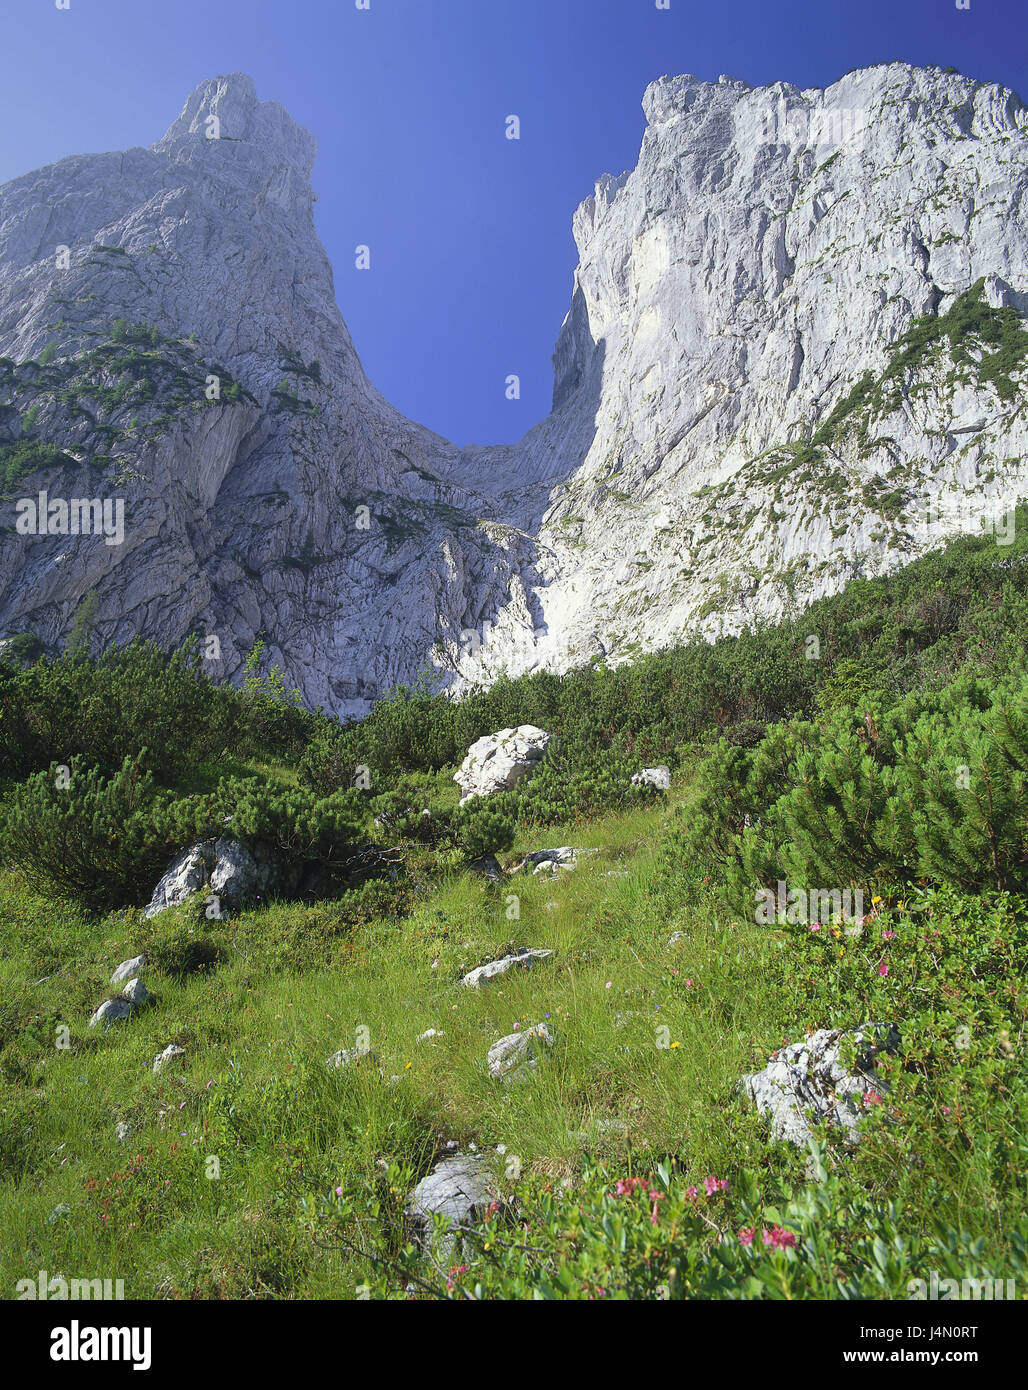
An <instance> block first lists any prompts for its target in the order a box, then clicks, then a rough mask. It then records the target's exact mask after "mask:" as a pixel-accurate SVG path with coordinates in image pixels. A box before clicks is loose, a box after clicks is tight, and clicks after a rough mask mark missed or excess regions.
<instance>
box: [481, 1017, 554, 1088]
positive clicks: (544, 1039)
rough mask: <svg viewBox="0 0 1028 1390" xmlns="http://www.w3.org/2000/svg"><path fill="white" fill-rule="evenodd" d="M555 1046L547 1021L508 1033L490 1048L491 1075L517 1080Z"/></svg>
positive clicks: (501, 1078) (500, 1078) (497, 1077)
mask: <svg viewBox="0 0 1028 1390" xmlns="http://www.w3.org/2000/svg"><path fill="white" fill-rule="evenodd" d="M552 1046H553V1035H552V1033H551V1032H550V1030H549V1029H548V1028H547V1026H546V1024H545V1023H537V1024H536V1025H535V1027H534V1028H526V1029H525V1030H524V1032H517V1033H508V1035H507V1036H506V1037H505V1038H500V1039H499V1041H498V1042H494V1043H493V1045H492V1047H491V1048H490V1049H489V1075H490V1076H492V1077H494V1078H495V1079H496V1080H498V1081H499V1080H515V1079H521V1078H522V1077H524V1076H526V1075H527V1073H528V1069H530V1068H534V1067H536V1066H538V1059H539V1056H540V1055H541V1054H542V1053H543V1052H544V1051H545V1049H546V1048H548V1047H552Z"/></svg>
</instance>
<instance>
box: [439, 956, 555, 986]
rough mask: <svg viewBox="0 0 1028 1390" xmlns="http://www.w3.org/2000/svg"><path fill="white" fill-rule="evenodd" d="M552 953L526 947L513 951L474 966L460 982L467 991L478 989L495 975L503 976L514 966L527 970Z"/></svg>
mask: <svg viewBox="0 0 1028 1390" xmlns="http://www.w3.org/2000/svg"><path fill="white" fill-rule="evenodd" d="M552 955H553V952H552V951H546V950H536V949H535V948H534V947H526V948H525V949H524V950H521V951H514V952H512V953H511V954H510V955H509V956H503V957H502V959H500V960H492V961H490V962H489V964H488V965H479V966H476V968H475V969H474V970H469V971H468V973H467V974H466V975H465V976H464V978H463V980H462V981H461V983H462V984H464V985H467V986H468V988H469V989H478V988H479V987H480V986H481V985H483V984H484V983H485V982H486V981H487V980H493V979H495V978H496V976H497V975H505V974H506V973H507V971H508V970H512V969H513V968H514V966H516V965H518V966H521V968H522V969H528V968H529V967H530V966H531V964H532V962H533V961H536V960H544V959H545V958H546V957H547V956H552Z"/></svg>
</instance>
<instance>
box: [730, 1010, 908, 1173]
mask: <svg viewBox="0 0 1028 1390" xmlns="http://www.w3.org/2000/svg"><path fill="white" fill-rule="evenodd" d="M847 1038H852V1039H853V1041H854V1042H855V1043H856V1048H857V1055H856V1063H855V1066H854V1068H853V1070H852V1071H849V1070H847V1068H846V1066H844V1065H843V1063H842V1062H841V1061H840V1053H841V1051H842V1047H843V1043H844V1040H845V1039H847ZM899 1044H900V1035H899V1033H898V1032H897V1031H896V1029H895V1028H894V1027H893V1026H892V1025H891V1024H888V1025H886V1024H884V1023H865V1024H863V1025H862V1026H861V1027H860V1028H858V1029H856V1030H855V1031H854V1032H847V1031H845V1030H843V1029H837V1028H831V1029H830V1028H821V1029H819V1030H818V1031H817V1032H816V1033H814V1034H812V1035H811V1036H810V1037H809V1038H806V1039H804V1041H803V1042H797V1043H791V1044H790V1045H789V1046H788V1047H783V1048H782V1049H781V1050H780V1051H779V1052H778V1054H777V1055H776V1056H775V1057H773V1058H772V1059H771V1061H769V1062H768V1064H767V1066H766V1067H765V1068H764V1070H763V1071H760V1072H754V1073H752V1074H751V1075H748V1076H744V1077H743V1078H742V1080H741V1082H740V1089H741V1090H742V1091H743V1092H744V1094H746V1095H748V1096H749V1097H750V1099H751V1100H752V1101H753V1102H754V1104H755V1105H756V1107H757V1110H758V1111H759V1112H760V1113H761V1114H763V1115H767V1116H768V1118H769V1119H770V1122H771V1134H772V1136H773V1138H775V1139H787V1140H788V1141H789V1143H790V1144H795V1145H797V1147H800V1148H803V1147H805V1146H806V1145H807V1143H808V1141H809V1140H810V1139H811V1137H812V1129H811V1125H812V1124H817V1123H820V1122H823V1121H827V1122H828V1123H829V1124H833V1125H836V1126H838V1127H839V1128H841V1129H842V1130H843V1131H844V1133H845V1138H846V1140H847V1142H850V1143H856V1142H857V1141H858V1138H859V1133H858V1124H859V1120H860V1117H861V1115H862V1114H865V1113H866V1106H865V1105H864V1104H863V1097H864V1095H865V1093H866V1092H868V1091H875V1092H878V1093H884V1092H885V1091H887V1090H888V1087H887V1086H886V1084H885V1082H884V1081H882V1080H881V1079H879V1078H877V1077H876V1076H875V1059H876V1058H877V1056H878V1055H879V1053H881V1052H895V1051H896V1049H897V1048H898V1047H899Z"/></svg>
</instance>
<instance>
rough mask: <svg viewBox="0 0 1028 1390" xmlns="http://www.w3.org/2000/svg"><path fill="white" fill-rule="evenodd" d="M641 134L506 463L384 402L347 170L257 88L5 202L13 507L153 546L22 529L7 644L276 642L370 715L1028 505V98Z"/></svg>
mask: <svg viewBox="0 0 1028 1390" xmlns="http://www.w3.org/2000/svg"><path fill="white" fill-rule="evenodd" d="M643 107H644V111H645V114H646V117H647V122H648V124H647V127H646V130H645V133H644V136H643V141H642V148H641V150H640V154H639V159H638V162H637V164H636V166H635V168H634V169H631V170H628V171H626V172H624V173H622V174H620V175H618V176H617V177H613V176H611V175H609V174H608V175H603V176H602V177H601V178H600V179H598V180H597V181H596V183H595V186H594V192H593V194H592V196H590V197H589V198H586V199H585V201H584V202H583V203H581V205H580V206H579V207H578V209H577V211H576V212H575V213H574V232H575V237H576V241H577V244H578V249H579V264H578V267H577V269H576V271H575V277H574V289H573V294H572V301H571V306H570V308H569V310H568V312H567V315H566V317H565V319H564V323H563V325H562V327H561V330H560V334H559V337H558V341H557V344H556V348H555V351H554V359H553V365H554V395H553V409H552V413H551V414H550V416H548V417H547V419H545V420H543V421H541V422H540V423H539V424H538V425H536V426H535V427H534V428H533V429H532V430H530V431H529V433H528V434H527V435H526V436H525V437H524V439H522V440H521V441H520V442H519V443H518V444H516V445H512V446H504V447H497V448H477V447H476V448H470V447H469V448H465V449H457V448H455V447H454V446H453V445H452V444H450V443H449V442H448V441H446V440H444V439H441V438H440V437H439V436H437V435H435V434H433V433H432V432H431V431H429V430H426V429H424V428H422V427H421V426H419V425H416V424H414V423H413V422H411V421H409V420H407V419H405V418H404V417H403V416H402V415H400V414H399V412H398V411H396V410H395V409H393V408H392V407H391V406H390V405H389V404H388V402H386V401H385V400H383V398H382V397H381V396H380V395H379V393H378V392H377V391H375V389H374V388H373V387H372V386H371V384H370V383H369V382H368V381H367V379H366V377H365V375H364V373H363V370H362V368H361V366H360V362H359V360H358V358H357V354H356V352H355V351H354V348H353V345H352V343H351V342H350V339H349V335H348V333H347V330H346V326H345V324H344V322H343V319H342V316H341V314H340V312H339V308H338V306H337V304H336V301H335V293H334V287H333V279H332V272H331V268H330V266H329V264H328V260H327V258H326V256H325V253H324V250H323V248H322V247H321V244H320V242H319V240H318V238H317V234H316V232H315V229H314V223H313V216H312V198H313V195H312V193H311V190H310V185H309V176H310V171H311V166H312V163H313V159H314V154H315V144H314V139H313V137H312V136H311V135H309V134H308V132H306V131H305V130H303V129H302V128H301V127H300V126H299V125H297V124H296V122H295V121H293V120H292V118H291V117H290V116H289V115H288V113H287V112H286V111H285V110H284V109H283V108H282V107H281V106H279V105H278V104H277V103H276V102H273V101H263V102H262V101H259V100H258V97H257V93H256V90H255V88H254V84H253V82H252V81H251V79H250V78H248V77H246V76H243V75H241V74H231V75H228V76H223V77H216V78H212V79H210V80H209V81H207V82H204V83H201V84H200V85H199V86H198V87H197V88H196V89H195V90H194V91H193V93H192V94H191V95H190V96H189V98H188V99H187V101H186V103H185V106H184V107H183V109H182V112H181V113H180V115H179V116H178V118H177V119H176V120H175V121H174V122H173V123H172V125H171V126H170V128H169V130H168V132H167V134H166V135H165V136H164V137H163V138H162V139H161V140H159V141H157V142H156V144H155V145H154V146H153V147H152V148H151V149H149V150H146V149H134V150H129V151H127V152H126V153H124V154H111V155H81V156H75V157H73V158H70V159H65V160H62V161H61V162H60V163H58V164H55V165H52V166H50V167H49V168H47V169H43V170H39V171H36V172H35V173H33V174H30V175H26V176H25V177H23V178H20V179H16V180H13V181H12V182H11V183H9V184H7V185H5V186H4V187H3V188H0V354H4V355H5V356H6V362H5V361H4V359H3V358H0V386H2V394H0V455H2V458H3V461H4V463H5V467H6V469H7V476H8V478H9V479H10V478H12V477H13V478H14V479H15V483H14V484H12V486H15V487H16V488H21V489H26V490H27V491H28V493H29V494H30V495H31V494H33V493H36V492H38V491H39V489H40V488H41V487H44V486H45V487H47V488H48V489H49V490H50V492H51V494H52V495H54V496H58V495H67V496H72V497H85V496H96V495H97V492H98V490H99V491H103V492H104V493H105V495H106V494H107V493H109V492H110V491H111V490H115V491H117V492H118V495H119V496H123V499H124V503H125V542H124V544H123V545H117V546H113V545H112V546H108V545H106V544H104V543H103V542H102V541H101V542H100V543H99V544H94V540H95V539H96V538H95V537H92V536H71V535H69V536H67V537H65V538H63V539H62V540H60V541H59V542H57V543H55V541H54V538H53V537H51V536H48V535H24V534H20V533H17V532H15V530H14V528H13V525H11V524H9V522H8V524H7V528H6V529H5V530H0V636H2V635H13V634H15V633H19V632H32V633H34V634H36V635H37V636H38V637H39V638H40V639H41V640H42V641H43V642H44V643H45V644H46V645H47V646H48V647H50V648H51V649H59V647H60V645H61V643H62V642H63V640H64V639H65V637H66V635H67V633H68V631H69V629H70V627H71V624H72V622H73V621H74V619H75V615H76V613H77V612H78V611H79V610H80V606H81V604H82V603H83V601H84V600H86V599H87V597H88V601H89V604H90V606H91V608H92V611H93V612H94V615H95V616H94V622H95V633H96V642H97V645H100V644H101V643H103V642H111V641H125V640H127V639H129V638H130V637H132V636H134V635H136V634H137V633H138V634H142V635H144V636H149V637H154V638H156V639H158V640H159V641H161V642H163V643H165V644H167V645H172V644H174V643H177V642H178V641H180V640H181V639H182V638H183V637H184V636H185V635H186V634H188V633H190V632H197V631H199V632H201V633H206V634H212V635H215V636H217V637H218V638H219V644H220V646H219V649H220V656H219V657H218V659H217V665H216V666H215V667H214V669H213V670H212V674H216V675H219V676H225V677H228V678H236V677H237V676H238V675H239V672H240V670H241V667H242V664H243V662H244V660H245V657H246V653H247V652H248V650H249V649H250V647H251V646H252V644H253V642H254V641H255V640H256V638H257V637H258V636H259V635H263V637H264V639H265V642H266V651H267V654H268V657H269V658H270V659H271V660H273V661H274V662H276V663H277V664H278V665H279V666H280V667H281V668H282V669H283V670H284V671H285V673H286V676H287V678H288V681H289V683H290V684H291V685H296V686H297V687H298V688H299V689H300V690H301V692H302V693H303V695H304V697H305V698H306V699H307V700H308V701H309V702H310V703H312V704H318V703H321V704H324V705H325V706H326V708H329V709H331V710H334V711H336V712H338V713H344V714H345V713H357V712H360V711H361V710H362V709H363V708H365V707H366V704H367V701H368V700H370V699H372V698H373V697H374V696H376V695H377V694H378V693H380V692H381V691H382V690H383V689H386V688H388V687H389V686H390V685H392V684H394V683H396V682H397V681H410V680H412V679H413V678H414V677H415V676H417V674H418V673H419V672H420V671H423V670H424V669H425V668H426V666H428V667H434V668H435V670H436V672H437V673H438V677H439V679H440V680H441V681H443V682H444V683H450V684H451V685H452V686H453V688H455V689H457V690H459V689H461V688H463V687H464V686H465V685H466V684H468V683H475V682H480V681H488V680H490V679H492V678H493V677H494V676H495V675H496V674H497V673H498V672H499V671H501V670H506V671H508V672H509V673H510V674H518V673H520V672H522V671H525V670H532V669H535V668H538V667H546V668H549V669H564V668H566V667H568V666H571V665H574V664H577V663H580V662H583V661H587V660H590V659H596V658H602V659H604V660H606V661H608V662H620V661H626V660H631V659H632V657H633V655H634V654H636V653H638V652H639V651H642V650H646V649H648V648H652V647H657V646H663V645H668V644H671V643H675V642H680V641H682V640H683V639H685V638H688V637H690V636H692V635H696V634H699V635H702V636H705V637H708V638H713V637H716V636H718V635H720V634H723V633H731V632H736V631H738V630H740V629H741V628H742V627H744V626H746V625H747V624H750V623H754V622H762V621H768V620H774V619H775V618H777V617H779V616H781V615H782V614H784V613H786V612H790V611H793V610H795V609H796V608H798V607H800V606H802V605H803V604H805V603H808V602H810V601H811V600H812V599H814V598H817V597H820V596H822V595H824V594H827V593H831V592H833V591H835V590H837V589H839V588H840V587H842V586H843V585H844V584H845V583H846V582H847V581H848V580H849V579H851V578H853V577H854V576H856V575H863V574H876V573H881V572H884V571H886V570H889V569H892V568H895V567H896V566H898V565H900V564H902V563H904V562H905V561H907V560H909V559H912V558H914V557H915V556H916V555H918V554H920V553H922V552H923V551H924V550H925V549H927V548H929V547H931V546H933V545H937V544H939V543H941V541H942V540H944V539H945V538H946V537H947V536H948V535H952V534H954V533H955V532H958V531H961V530H979V529H980V528H981V527H982V525H989V524H992V519H994V517H995V514H996V513H997V510H1000V509H1003V508H1006V507H1009V505H1010V503H1011V502H1012V501H1013V500H1014V499H1016V498H1020V497H1024V496H1026V495H1028V464H1026V463H1025V455H1026V446H1028V424H1026V419H1028V411H1026V410H1025V400H1024V397H1025V367H1026V362H1028V351H1026V346H1025V345H1026V343H1028V334H1026V333H1025V326H1024V325H1023V323H1021V317H1020V316H1023V315H1024V314H1025V313H1026V312H1028V116H1026V112H1025V108H1024V106H1023V103H1022V102H1021V101H1020V99H1019V98H1018V97H1017V96H1016V95H1015V94H1014V93H1013V92H1010V91H1008V90H1007V89H1006V88H1003V87H1000V86H998V85H996V84H989V83H981V82H975V81H972V80H971V79H969V78H966V77H963V76H961V75H960V74H959V73H955V72H943V71H942V70H940V69H916V68H911V67H909V66H908V65H907V64H904V63H888V64H883V65H880V66H878V67H873V68H866V69H861V70H859V71H855V72H852V73H848V74H846V75H845V76H844V77H842V78H840V79H839V81H837V82H835V83H833V84H831V85H830V86H828V87H826V88H823V89H822V88H809V89H805V90H801V89H799V88H798V87H797V86H795V85H794V84H791V83H787V82H776V83H773V84H771V85H769V86H765V87H751V86H750V85H749V84H747V83H745V82H742V81H740V80H738V79H735V78H731V77H727V76H723V77H721V78H720V79H719V80H718V81H717V82H703V81H700V80H699V79H697V78H695V77H692V76H689V75H680V76H669V77H662V78H659V79H658V80H657V81H655V82H653V83H651V84H650V86H649V87H648V88H647V89H646V92H645V94H644V97H643ZM44 355H46V356H47V358H48V360H43V357H44ZM212 376H213V377H215V378H217V380H218V382H219V383H221V386H222V387H223V388H224V390H223V391H222V392H221V394H215V395H214V396H213V397H212V396H211V395H210V394H209V392H210V380H211V377H212ZM219 389H220V388H219ZM8 492H9V493H10V489H8ZM14 496H15V498H16V496H17V492H15V494H14ZM12 500H13V499H12V498H11V497H10V495H9V497H8V504H7V505H9V504H10V502H11V501H12ZM926 517H930V518H933V520H931V521H930V522H928V523H926V521H925V518H926ZM5 520H7V519H5ZM3 524H5V522H4V521H0V525H3Z"/></svg>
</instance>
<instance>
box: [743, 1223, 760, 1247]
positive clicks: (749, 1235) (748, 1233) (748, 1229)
mask: <svg viewBox="0 0 1028 1390" xmlns="http://www.w3.org/2000/svg"><path fill="white" fill-rule="evenodd" d="M756 1233H757V1228H756V1227H755V1226H743V1228H742V1230H741V1231H740V1232H739V1244H740V1245H752V1244H753V1237H754V1236H755V1235H756Z"/></svg>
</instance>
